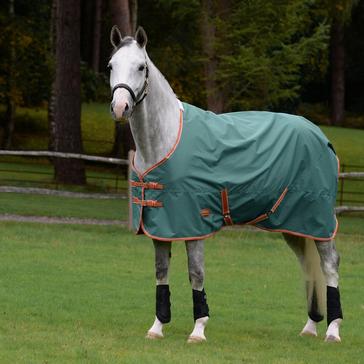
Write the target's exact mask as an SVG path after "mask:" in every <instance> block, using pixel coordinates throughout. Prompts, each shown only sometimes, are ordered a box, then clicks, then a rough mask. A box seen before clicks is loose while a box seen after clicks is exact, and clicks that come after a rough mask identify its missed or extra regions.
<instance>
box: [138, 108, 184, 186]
mask: <svg viewBox="0 0 364 364" xmlns="http://www.w3.org/2000/svg"><path fill="white" fill-rule="evenodd" d="M182 130H183V110H182V109H180V114H179V129H178V134H177V139H176V142H175V143H174V145H173V146H172V148H171V150H170V151H169V152H168V153H167V155H166V156H165V157H164V158H163V159H161V160H160V161H159V162H157V163H156V164H153V165H152V166H151V167H149V168H148V169H147V170H146V171H144V172H143V173H142V172H140V171H138V170H137V169H136V167H135V154H136V153H134V158H133V161H132V164H131V168H132V169H133V170H134V172H135V173H136V174H137V175H138V177H139V179H140V180H141V181H142V180H143V178H144V177H145V176H146V175H147V174H148V173H149V172H151V171H152V170H153V169H155V168H157V167H159V166H160V165H161V164H163V163H164V162H165V161H166V160H167V159H169V158H170V157H171V155H172V154H173V153H174V151H175V150H176V148H177V146H178V144H179V142H180V140H181V135H182Z"/></svg>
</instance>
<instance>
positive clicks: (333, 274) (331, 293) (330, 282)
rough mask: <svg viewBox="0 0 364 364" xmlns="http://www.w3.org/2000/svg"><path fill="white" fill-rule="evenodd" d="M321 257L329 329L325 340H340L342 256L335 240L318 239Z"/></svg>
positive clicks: (317, 243)
mask: <svg viewBox="0 0 364 364" xmlns="http://www.w3.org/2000/svg"><path fill="white" fill-rule="evenodd" d="M316 246H317V250H318V252H319V255H320V258H321V268H322V271H323V273H324V276H325V279H326V286H327V287H326V288H327V291H326V292H327V296H326V297H327V325H328V328H327V331H326V337H325V341H328V342H340V341H341V339H340V333H339V329H340V324H341V321H342V319H343V314H342V309H341V302H340V292H339V263H340V257H339V254H338V253H337V251H336V248H335V242H334V240H331V241H327V242H320V241H316Z"/></svg>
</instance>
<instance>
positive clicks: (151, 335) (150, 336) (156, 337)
mask: <svg viewBox="0 0 364 364" xmlns="http://www.w3.org/2000/svg"><path fill="white" fill-rule="evenodd" d="M145 338H146V339H149V340H160V339H163V335H161V334H157V333H156V332H153V331H148V333H147V335H146V336H145Z"/></svg>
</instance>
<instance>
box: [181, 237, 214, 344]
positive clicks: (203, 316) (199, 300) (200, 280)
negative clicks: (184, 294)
mask: <svg viewBox="0 0 364 364" xmlns="http://www.w3.org/2000/svg"><path fill="white" fill-rule="evenodd" d="M186 251H187V257H188V274H189V279H190V283H191V287H192V299H193V317H194V321H195V326H194V328H193V330H192V332H191V334H190V336H189V337H188V340H187V342H188V343H196V342H202V341H205V340H206V336H205V327H206V325H207V321H208V319H209V306H208V305H207V301H206V293H205V290H204V279H205V267H204V241H203V240H193V241H186Z"/></svg>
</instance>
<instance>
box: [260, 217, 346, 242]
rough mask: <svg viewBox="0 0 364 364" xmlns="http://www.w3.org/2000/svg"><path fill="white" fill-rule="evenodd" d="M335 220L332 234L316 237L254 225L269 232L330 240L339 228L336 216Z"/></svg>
mask: <svg viewBox="0 0 364 364" xmlns="http://www.w3.org/2000/svg"><path fill="white" fill-rule="evenodd" d="M335 220H336V227H335V230H334V232H333V234H332V235H331V236H330V237H329V238H317V237H315V236H312V235H306V234H302V233H297V232H295V231H290V230H285V229H269V228H266V227H262V226H258V225H256V226H255V227H256V228H258V229H261V230H266V231H270V232H273V233H287V234H291V235H295V236H300V237H302V238H307V239H313V240H317V241H330V240H332V239H334V238H335V236H336V233H337V231H338V229H339V222H338V221H337V218H336V216H335Z"/></svg>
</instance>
